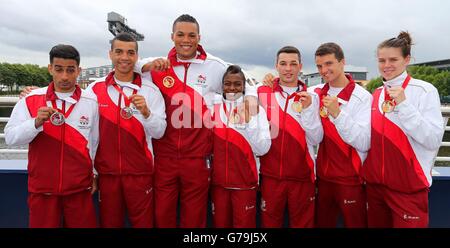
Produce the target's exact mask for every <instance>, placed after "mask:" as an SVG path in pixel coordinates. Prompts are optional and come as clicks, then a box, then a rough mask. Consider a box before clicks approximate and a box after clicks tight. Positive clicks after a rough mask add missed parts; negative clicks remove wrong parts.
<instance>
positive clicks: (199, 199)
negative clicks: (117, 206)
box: [139, 15, 256, 227]
mask: <svg viewBox="0 0 450 248" xmlns="http://www.w3.org/2000/svg"><path fill="white" fill-rule="evenodd" d="M172 32H173V33H172V41H173V42H174V45H175V47H174V48H172V50H170V52H169V54H168V57H167V59H168V61H169V63H170V68H168V69H167V70H164V71H158V72H156V71H151V72H150V74H151V78H152V80H153V82H154V83H155V84H156V85H157V86H158V88H159V89H160V90H161V93H162V94H163V96H164V100H165V104H166V114H167V116H168V125H167V130H166V133H165V134H164V136H163V137H162V138H161V139H160V140H157V141H155V142H154V149H155V166H156V168H155V169H156V174H155V218H156V226H157V227H177V202H178V197H179V196H180V206H181V209H180V215H181V216H180V224H179V226H180V227H205V226H206V213H207V200H208V189H209V180H210V179H209V176H210V170H209V164H208V163H207V157H209V156H210V154H211V149H212V136H211V135H212V132H211V129H210V127H208V126H207V125H205V124H206V122H205V121H203V120H208V119H210V114H209V110H208V107H207V106H209V105H211V104H212V102H213V99H214V93H215V92H221V91H222V83H221V82H222V76H223V74H224V72H225V70H226V68H227V66H226V64H225V63H224V62H223V61H222V60H220V59H218V58H216V57H214V56H212V55H210V54H207V53H206V52H205V50H204V49H203V47H202V46H201V45H199V42H200V28H199V24H198V22H197V21H196V19H195V18H194V17H192V16H190V15H181V16H180V17H178V18H177V19H176V20H175V21H174V23H173V30H172ZM144 64H145V62H142V63H140V64H139V69H141V68H142V71H143V72H145V71H149V70H150V68H151V67H150V66H149V65H150V64H151V63H148V64H146V65H144ZM247 89H248V90H247V91H248V92H250V91H251V87H248V88H247ZM253 92H254V90H253ZM254 95H256V93H255V92H254Z"/></svg>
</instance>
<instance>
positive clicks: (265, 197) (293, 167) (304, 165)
mask: <svg viewBox="0 0 450 248" xmlns="http://www.w3.org/2000/svg"><path fill="white" fill-rule="evenodd" d="M299 91H306V85H305V84H304V83H303V82H301V81H299V82H298V87H296V88H288V87H285V86H281V85H280V84H279V79H275V81H274V86H273V88H270V87H268V86H261V87H259V88H258V98H259V101H260V102H261V104H262V106H263V107H264V109H265V110H266V112H267V116H268V119H269V122H270V125H271V135H272V146H271V148H270V150H269V152H268V153H267V154H266V155H264V156H262V157H261V158H260V161H261V174H262V179H261V180H262V182H261V194H262V199H261V211H262V213H261V216H262V226H263V227H281V226H282V224H283V217H284V210H285V207H286V204H287V207H288V211H289V222H290V226H291V227H313V225H314V201H315V167H314V151H313V145H317V144H319V142H320V141H321V140H322V136H323V130H322V125H321V122H320V117H319V111H318V105H319V100H318V97H317V95H316V94H315V93H311V97H312V103H311V105H310V106H309V107H308V108H306V109H303V110H302V111H301V112H300V113H298V112H295V111H294V110H293V109H292V108H293V107H292V104H293V103H294V102H295V101H298V99H297V94H296V93H297V92H299Z"/></svg>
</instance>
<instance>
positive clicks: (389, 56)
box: [377, 47, 411, 81]
mask: <svg viewBox="0 0 450 248" xmlns="http://www.w3.org/2000/svg"><path fill="white" fill-rule="evenodd" d="M377 56H378V70H379V71H380V74H381V76H383V78H384V79H385V80H387V81H389V80H392V79H394V78H396V77H398V76H400V74H402V73H403V72H404V71H405V70H406V67H407V66H408V65H409V61H410V59H411V56H409V55H408V56H406V57H403V54H402V50H401V48H398V47H383V48H380V49H378V52H377Z"/></svg>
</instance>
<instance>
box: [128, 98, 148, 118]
mask: <svg viewBox="0 0 450 248" xmlns="http://www.w3.org/2000/svg"><path fill="white" fill-rule="evenodd" d="M130 101H131V103H133V105H134V106H135V107H136V109H137V110H139V112H141V114H142V115H143V116H144V118H145V119H147V118H148V117H149V116H150V113H151V112H150V109H148V107H147V102H146V101H145V98H144V97H143V96H141V95H137V94H133V95H131V96H130ZM131 115H133V111H132V110H131ZM130 118H131V117H130Z"/></svg>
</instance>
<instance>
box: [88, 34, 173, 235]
mask: <svg viewBox="0 0 450 248" xmlns="http://www.w3.org/2000/svg"><path fill="white" fill-rule="evenodd" d="M109 56H110V58H111V61H112V63H113V65H114V71H113V72H111V73H110V74H109V75H108V76H107V77H106V79H105V81H104V82H96V83H93V84H90V85H89V87H88V89H87V90H89V91H92V92H93V93H95V95H96V96H97V99H98V102H99V114H100V141H99V146H98V151H97V156H96V158H95V168H96V169H97V170H98V172H99V199H100V223H101V226H102V227H123V226H124V219H125V218H124V217H125V212H127V213H128V218H129V220H130V222H131V225H132V226H133V227H153V216H154V214H153V192H154V190H153V173H154V156H153V148H152V139H153V138H156V139H157V138H160V137H161V136H162V135H163V134H164V130H165V128H166V121H165V118H166V115H165V108H164V104H161V103H162V102H163V101H164V100H163V98H162V95H161V93H160V91H159V90H158V88H157V87H156V86H155V85H154V84H153V83H152V82H151V81H149V79H148V78H144V77H141V76H140V75H139V74H138V73H134V72H133V68H134V65H135V63H136V61H137V59H138V45H137V42H136V40H135V39H134V38H133V37H132V36H131V35H129V34H127V33H121V34H118V35H117V36H116V37H115V38H114V39H113V41H112V43H111V50H110V52H109Z"/></svg>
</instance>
